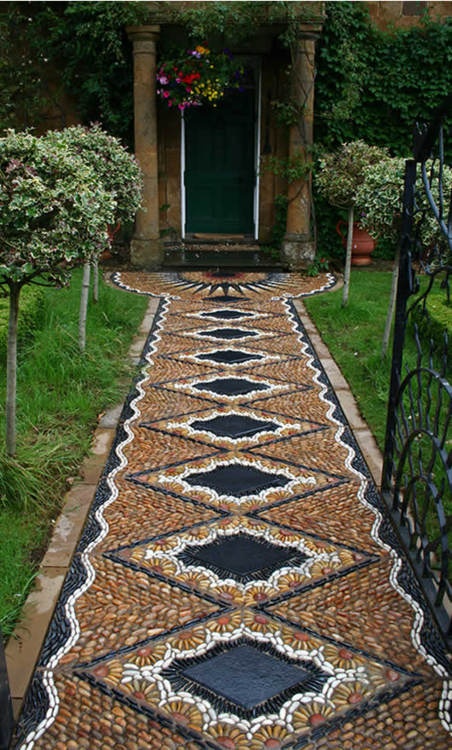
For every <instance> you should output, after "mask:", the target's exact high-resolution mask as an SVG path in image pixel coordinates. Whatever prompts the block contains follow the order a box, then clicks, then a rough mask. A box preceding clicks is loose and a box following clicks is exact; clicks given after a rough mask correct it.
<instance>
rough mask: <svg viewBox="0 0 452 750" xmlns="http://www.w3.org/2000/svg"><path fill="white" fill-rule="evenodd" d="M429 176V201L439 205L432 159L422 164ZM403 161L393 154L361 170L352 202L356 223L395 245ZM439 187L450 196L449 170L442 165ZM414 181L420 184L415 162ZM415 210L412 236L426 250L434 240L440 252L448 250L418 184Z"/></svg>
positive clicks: (451, 177) (401, 189) (419, 168)
mask: <svg viewBox="0 0 452 750" xmlns="http://www.w3.org/2000/svg"><path fill="white" fill-rule="evenodd" d="M426 170H427V174H428V175H429V178H430V189H431V194H432V197H433V200H434V201H435V202H436V204H437V205H438V206H439V203H440V184H439V176H440V173H439V168H438V166H437V165H436V166H434V165H433V163H432V162H427V163H426ZM404 174H405V160H404V159H401V158H398V157H394V158H392V159H391V158H389V159H388V158H386V159H383V160H382V161H381V162H379V163H376V164H372V165H370V166H368V167H367V168H366V169H365V173H364V180H363V182H362V183H361V185H359V187H358V189H357V192H356V205H357V208H358V209H359V212H360V215H359V217H357V218H359V223H360V224H361V226H363V227H364V228H365V229H367V230H368V231H369V232H370V233H371V234H373V235H374V236H375V237H383V238H386V239H389V240H391V241H392V243H393V244H395V243H396V242H397V241H398V238H399V233H400V220H401V215H402V206H403V187H404ZM441 181H442V190H443V191H444V195H446V196H449V195H451V191H452V169H451V168H450V167H447V166H443V168H442V170H441ZM418 184H419V185H421V166H420V165H418ZM416 209H417V210H416V213H415V217H414V223H415V228H416V235H417V237H418V239H419V240H420V241H421V242H422V245H423V247H424V248H425V250H426V252H428V251H429V250H430V249H431V248H432V247H433V245H434V244H435V243H436V244H437V246H438V249H440V250H441V251H442V253H445V254H446V255H447V253H448V252H449V249H448V245H447V242H446V240H445V234H446V232H447V229H446V227H444V228H443V229H441V228H440V225H439V224H438V221H437V219H436V218H435V216H434V215H433V212H432V211H431V209H430V204H429V202H428V199H427V196H426V194H425V191H424V189H423V188H422V187H421V188H420V189H419V190H418V191H417V193H416Z"/></svg>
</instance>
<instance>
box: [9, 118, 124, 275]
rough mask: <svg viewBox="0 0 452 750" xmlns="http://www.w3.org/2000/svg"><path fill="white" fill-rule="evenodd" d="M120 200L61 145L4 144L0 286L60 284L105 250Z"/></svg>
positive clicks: (41, 141) (15, 140)
mask: <svg viewBox="0 0 452 750" xmlns="http://www.w3.org/2000/svg"><path fill="white" fill-rule="evenodd" d="M115 210H116V201H115V198H114V196H113V195H112V194H110V193H108V192H107V191H105V189H104V186H103V184H102V182H101V181H99V180H98V179H97V178H96V174H95V172H94V171H93V169H92V168H91V167H90V166H89V165H88V164H87V163H86V161H85V160H83V159H81V158H80V157H78V156H75V155H74V154H70V153H69V152H68V151H67V149H66V148H65V147H64V145H63V144H56V143H55V144H51V143H50V142H49V141H48V140H46V139H45V138H36V137H35V136H33V135H32V134H31V133H27V132H24V133H16V132H15V131H14V130H9V131H7V134H6V136H5V137H4V138H0V286H3V287H5V285H10V284H16V285H19V286H22V285H23V284H26V283H29V282H32V281H33V280H34V279H36V278H38V277H41V279H43V280H45V281H46V282H48V283H52V284H53V283H55V284H61V283H63V282H64V281H66V280H67V278H68V272H69V270H70V268H71V267H73V266H74V265H76V264H78V263H81V262H83V261H84V260H86V259H89V258H90V257H91V256H92V255H93V253H94V254H96V253H98V252H100V251H101V250H102V249H103V248H105V247H106V246H107V245H108V242H109V239H108V233H107V226H108V224H110V223H111V222H112V221H113V219H114V216H115Z"/></svg>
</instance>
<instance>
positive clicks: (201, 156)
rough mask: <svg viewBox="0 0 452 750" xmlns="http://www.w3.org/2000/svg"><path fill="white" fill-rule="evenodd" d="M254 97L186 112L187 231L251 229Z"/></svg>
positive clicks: (243, 96)
mask: <svg viewBox="0 0 452 750" xmlns="http://www.w3.org/2000/svg"><path fill="white" fill-rule="evenodd" d="M254 130H255V128H254V96H253V92H252V91H246V92H243V93H241V92H236V93H234V94H231V95H229V96H228V97H227V98H225V100H224V101H222V102H221V103H220V104H219V105H218V106H217V107H200V108H199V109H192V110H189V111H188V112H186V113H185V210H186V214H185V215H186V226H185V230H186V232H187V233H189V234H193V233H195V232H196V233H214V234H253V233H254V221H253V206H254V185H255V164H254V154H255V144H254V139H255V135H254Z"/></svg>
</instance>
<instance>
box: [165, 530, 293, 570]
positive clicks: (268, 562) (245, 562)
mask: <svg viewBox="0 0 452 750" xmlns="http://www.w3.org/2000/svg"><path fill="white" fill-rule="evenodd" d="M179 557H180V559H181V560H183V562H185V563H186V564H189V565H190V564H195V565H204V566H206V567H208V568H211V569H212V570H214V571H215V572H216V573H218V574H219V575H220V576H222V577H223V578H227V577H229V576H230V577H232V578H234V579H235V580H236V581H247V580H252V579H253V578H256V579H262V578H268V576H269V575H270V573H272V572H273V571H274V570H276V569H277V568H280V567H281V566H282V565H284V564H285V565H287V564H288V563H289V562H293V563H294V564H297V563H298V564H300V563H302V562H303V561H304V560H306V555H304V554H300V553H299V552H297V551H295V550H293V549H291V548H290V547H282V546H276V545H274V544H271V543H269V542H268V541H266V540H265V539H255V538H253V537H251V536H248V535H247V534H235V535H234V536H230V537H223V538H219V539H216V540H215V541H213V542H211V543H210V544H205V545H198V546H195V545H193V546H189V547H187V548H186V549H185V550H184V552H183V553H181V554H180V556H179Z"/></svg>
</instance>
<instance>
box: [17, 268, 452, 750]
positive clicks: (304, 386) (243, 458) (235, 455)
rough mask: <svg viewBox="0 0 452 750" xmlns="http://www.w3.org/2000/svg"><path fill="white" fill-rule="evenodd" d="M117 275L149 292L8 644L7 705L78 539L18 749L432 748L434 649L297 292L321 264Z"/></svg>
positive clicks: (440, 664)
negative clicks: (120, 389) (122, 370)
mask: <svg viewBox="0 0 452 750" xmlns="http://www.w3.org/2000/svg"><path fill="white" fill-rule="evenodd" d="M115 280H116V283H118V284H119V285H121V286H122V287H124V288H125V289H126V290H129V293H130V291H135V292H139V293H144V294H149V295H150V296H151V297H152V304H151V306H150V311H149V315H148V318H147V320H146V323H145V326H144V327H145V328H146V327H147V328H149V329H150V330H149V335H148V336H147V340H146V344H145V348H144V352H143V369H142V375H141V376H140V380H139V381H138V383H137V386H136V390H135V391H134V392H133V393H132V394H131V395H130V397H129V398H128V399H127V401H126V403H125V405H124V409H123V411H122V414H121V416H120V418H119V423H118V426H117V430H116V435H115V438H114V440H113V442H112V439H111V436H112V433H113V430H112V427H113V426H116V419H113V421H112V423H111V424H108V419H107V421H104V423H103V424H101V429H100V431H99V432H98V434H97V438H96V442H95V444H94V454H93V457H92V458H91V459H90V461H89V462H87V464H86V466H85V468H84V472H85V473H84V481H83V482H82V483H81V484H79V485H78V486H76V487H74V489H73V492H72V494H71V495H70V497H69V498H68V502H67V504H66V509H65V512H64V514H63V516H62V518H61V519H60V521H59V523H58V524H57V534H56V537H55V540H54V544H53V545H51V547H50V548H49V551H48V553H47V555H46V558H45V560H44V561H43V573H42V575H43V578H42V579H41V581H40V585H41V592H39V591H37V592H36V593H35V600H34V604H33V602H32V603H31V605H30V607H29V609H28V612H29V621H28V622H27V621H25V622H23V623H22V625H21V628H22V636H21V637H19V638H18V639H12V640H11V641H10V645H9V648H8V663H9V667H10V670H11V671H12V672H13V675H12V680H11V681H12V685H13V693H14V697H15V699H16V700H17V701H20V698H21V694H23V693H24V692H25V689H26V684H27V682H28V677H27V674H26V669H24V668H23V665H24V664H26V663H28V664H30V663H33V662H34V660H33V661H32V652H33V649H36V644H37V643H40V642H41V641H42V638H43V636H44V632H43V631H44V627H45V624H46V618H48V613H49V611H50V609H51V605H50V603H51V602H52V601H53V599H54V596H55V591H58V590H59V588H60V587H61V584H62V582H63V578H64V572H65V570H64V569H65V565H66V562H67V561H68V560H69V559H70V558H71V557H72V547H73V544H74V542H76V541H78V545H77V548H76V550H75V554H74V555H73V559H72V563H71V564H70V567H69V571H68V574H67V576H66V579H65V583H64V585H63V587H62V592H61V595H60V597H59V599H58V603H57V606H56V610H55V614H54V617H53V619H52V621H51V624H50V627H49V629H48V632H47V636H46V638H45V640H44V645H43V648H42V651H41V653H40V655H39V659H38V664H37V667H36V669H35V671H34V675H33V678H32V681H31V685H30V689H29V691H28V693H27V696H26V699H25V703H24V706H23V709H22V712H21V714H20V719H19V723H18V728H17V732H16V737H15V740H14V743H13V747H14V748H15V750H16V749H17V750H18V749H19V748H21V749H23V748H26V750H31V748H40V749H42V750H51V749H53V748H55V749H58V750H63V748H67V749H68V750H69V749H72V750H76V749H77V748H89V749H90V750H95V749H97V748H115V750H123V749H127V750H135V749H136V748H140V749H143V750H144V748H155V750H160V748H168V749H169V748H189V749H194V748H217V749H218V750H220V749H221V748H223V749H224V748H226V749H229V750H235V749H237V750H239V749H240V750H242V749H245V748H251V749H256V750H257V749H258V748H308V749H309V750H311V749H312V750H314V748H319V749H320V748H329V749H331V750H333V749H334V750H342V749H343V748H344V749H347V748H360V750H377V749H378V750H380V749H383V748H385V750H391V748H398V747H403V748H406V749H409V750H410V749H411V748H432V749H433V748H434V749H435V750H443V749H444V750H445V749H446V748H448V747H450V743H451V737H450V728H451V716H450V699H451V690H450V682H449V681H448V661H447V655H446V654H445V653H444V650H443V647H442V642H441V639H440V638H439V636H438V635H437V633H436V631H435V630H434V628H433V626H432V624H431V622H430V619H429V616H428V612H426V611H424V607H423V599H422V595H421V594H420V593H419V591H418V589H417V586H416V583H415V581H414V580H413V579H412V577H411V575H410V572H409V568H408V566H407V565H406V564H405V562H404V558H403V555H402V553H401V551H400V550H399V549H398V548H397V542H396V539H395V537H394V534H393V532H392V530H391V527H390V525H389V524H388V523H387V521H386V518H385V514H384V508H383V507H382V505H381V501H380V498H379V495H378V492H377V491H376V486H375V482H378V480H379V471H380V459H379V455H378V452H377V451H376V447H375V445H374V443H373V441H372V439H371V437H370V436H369V434H368V432H367V430H366V427H365V425H364V424H363V422H362V421H361V419H360V417H359V414H358V412H357V410H356V406H355V405H354V403H353V400H352V399H351V397H350V394H349V391H348V388H347V386H346V383H345V382H344V381H343V379H342V377H341V375H340V372H339V371H338V369H337V367H336V366H335V364H334V362H332V360H331V358H330V356H329V354H328V351H327V350H326V348H325V346H324V345H323V344H322V342H321V341H320V339H319V338H318V336H317V334H316V331H315V329H314V327H313V326H312V324H311V322H310V321H309V319H308V318H307V316H306V313H305V311H304V308H303V305H302V297H303V295H306V294H310V293H314V292H316V291H320V290H322V289H323V288H326V287H328V286H329V285H330V284H331V283H332V279H331V278H329V277H318V278H316V279H307V278H304V279H303V278H301V277H299V276H296V275H283V274H267V273H254V274H243V273H242V274H232V273H231V274H226V275H224V276H218V275H215V274H208V273H203V272H198V273H195V272H192V273H184V274H179V275H177V274H170V273H168V274H139V273H122V274H121V275H120V276H116V279H115ZM125 293H128V292H125ZM138 348H141V347H139V345H138V344H137V345H136V349H135V355H138ZM106 451H109V454H108V458H107V460H106V461H105V458H104V456H105V452H106ZM99 471H100V472H101V476H100V481H99V482H98V484H97V477H98V473H99ZM96 485H97V489H95V491H94V498H93V502H92V503H91V499H92V494H93V490H94V488H95V487H96ZM84 515H87V521H86V525H85V527H84V530H83V533H82V534H81V537H80V539H78V536H79V524H80V519H81V518H82V517H83V516H84ZM76 519H78V520H76ZM46 576H47V578H46ZM38 583H39V581H38ZM38 588H39V586H38ZM36 625H38V630H36V629H34V628H35V626H36ZM39 626H40V627H41V631H42V632H41V633H39ZM27 629H29V632H30V633H31V632H32V631H33V633H34V636H33V637H31V638H30V637H28V638H27V636H26V635H25V634H26V632H27ZM33 629H34V630H33ZM449 680H450V674H449Z"/></svg>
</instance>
